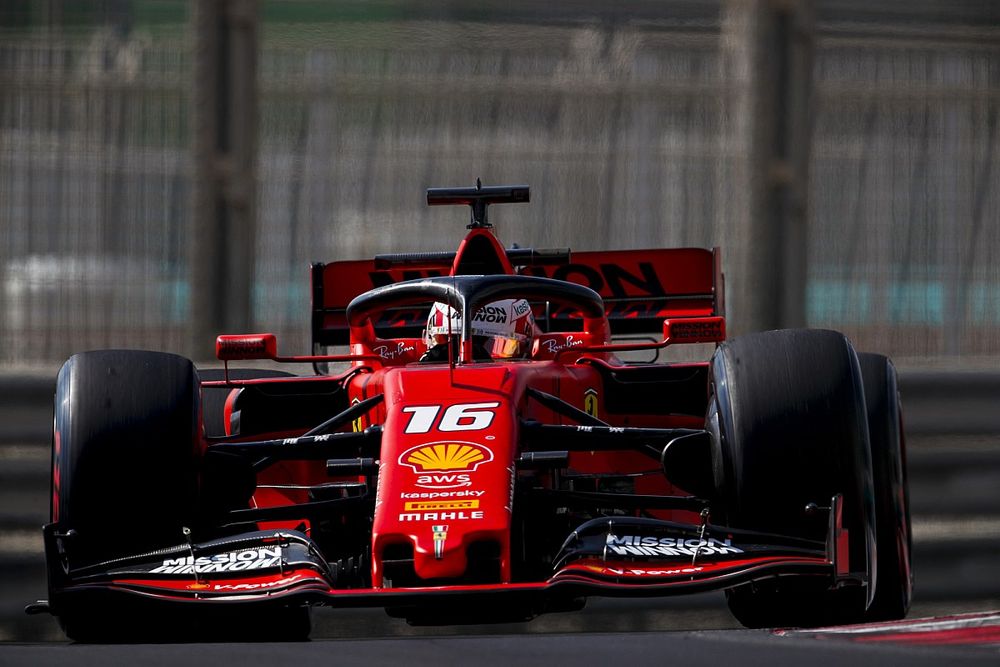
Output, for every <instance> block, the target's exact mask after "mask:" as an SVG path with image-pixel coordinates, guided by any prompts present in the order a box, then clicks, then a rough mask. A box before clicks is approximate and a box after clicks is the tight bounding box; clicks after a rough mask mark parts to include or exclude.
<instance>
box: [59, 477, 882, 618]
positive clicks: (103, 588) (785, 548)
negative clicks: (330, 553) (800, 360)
mask: <svg viewBox="0 0 1000 667" xmlns="http://www.w3.org/2000/svg"><path fill="white" fill-rule="evenodd" d="M839 500H840V499H839V497H836V498H834V499H833V503H832V507H831V508H830V520H829V533H828V536H827V539H826V541H825V542H824V541H812V540H803V539H799V538H794V537H787V536H781V535H774V534H767V533H756V532H752V531H746V530H737V529H731V528H726V527H724V526H714V525H711V524H709V523H708V522H707V521H706V522H705V523H703V524H702V525H700V526H698V525H690V524H682V523H675V522H668V521H660V520H657V519H643V518H635V517H611V518H600V519H593V520H591V521H588V522H586V523H584V524H582V525H581V526H579V527H578V528H577V529H576V530H575V531H574V532H573V533H572V534H571V535H570V536H569V537H568V538H567V539H566V541H565V543H564V545H563V547H562V549H561V550H560V553H559V555H558V556H557V558H556V561H555V564H554V568H553V570H554V571H553V574H552V575H551V576H550V577H549V578H548V579H547V580H544V581H537V582H526V583H510V584H482V585H453V586H432V587H419V588H417V587H414V588H346V587H344V586H343V585H342V584H339V583H338V579H339V578H340V577H339V576H338V566H337V565H336V564H330V563H328V562H326V560H325V559H324V558H323V557H322V555H321V554H320V551H319V549H318V548H317V547H316V545H315V544H314V543H313V542H312V541H311V540H310V539H309V538H308V537H307V536H306V535H304V534H302V533H299V532H296V531H280V530H271V531H255V532H250V533H244V534H241V535H238V536H234V537H231V538H225V539H220V540H214V541H211V542H205V543H201V544H182V545H178V546H176V547H172V548H168V549H163V550H160V551H157V552H154V553H148V554H139V555H136V556H131V557H128V558H122V559H117V560H115V561H109V562H105V563H98V564H94V565H89V566H86V567H81V568H78V569H70V568H69V567H67V566H66V562H65V561H62V562H60V563H52V562H50V577H51V578H52V579H53V580H52V582H51V584H52V585H51V587H50V588H51V590H50V596H51V601H50V604H49V610H50V611H52V612H53V613H55V614H59V613H60V611H59V610H60V607H61V606H63V605H77V604H87V603H90V602H91V601H92V599H96V598H100V599H101V600H102V601H106V600H107V598H109V597H111V598H117V599H119V600H122V601H125V600H128V599H131V600H132V601H137V600H140V599H142V600H145V601H146V602H149V603H157V604H170V603H199V604H206V603H207V604H212V603H261V604H285V605H298V604H315V605H326V606H335V607H362V606H374V607H378V606H385V607H391V606H419V605H421V604H435V603H437V602H444V601H445V600H448V599H454V598H456V597H460V598H461V599H462V600H463V601H465V602H470V603H471V602H473V601H484V602H485V601H489V600H493V599H496V598H498V597H501V598H503V599H504V601H505V602H506V603H515V604H518V603H524V604H525V605H530V606H532V607H534V608H536V609H545V608H550V607H553V606H558V601H559V600H566V599H570V598H579V597H586V596H609V597H631V596H634V597H650V596H665V595H674V594H682V593H693V592H699V591H705V590H714V589H724V588H729V587H732V586H736V585H739V584H742V583H746V582H749V581H753V580H757V579H763V578H769V577H774V576H785V575H808V576H816V577H822V578H825V579H826V581H827V583H828V585H829V586H830V587H831V588H832V587H835V586H840V585H844V584H852V585H863V584H864V583H865V581H864V577H863V576H861V575H857V574H852V573H850V572H848V571H847V567H846V561H845V560H844V559H843V558H841V557H839V556H841V555H843V554H845V553H846V540H847V535H846V532H845V531H843V530H842V528H841V526H840V520H839V516H840V502H839ZM47 528H48V527H47ZM57 540H58V536H56V535H54V534H53V532H52V531H51V530H47V531H46V541H47V545H46V546H47V549H48V552H49V554H50V556H53V555H54V554H55V553H56V552H57V551H60V550H59V549H57V548H56V547H57V546H58V545H57V544H54V543H53V542H54V541H57Z"/></svg>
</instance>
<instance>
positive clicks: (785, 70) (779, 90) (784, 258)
mask: <svg viewBox="0 0 1000 667" xmlns="http://www.w3.org/2000/svg"><path fill="white" fill-rule="evenodd" d="M722 24H723V25H722V61H723V68H724V71H723V81H724V84H725V86H726V94H725V95H726V98H725V105H726V106H725V110H726V112H725V128H724V132H723V141H724V142H726V143H727V144H728V148H729V151H728V153H729V155H728V156H727V159H729V160H730V161H731V162H732V164H731V165H730V166H728V167H727V169H726V170H725V173H726V174H727V175H728V178H726V179H724V180H723V187H722V193H723V197H724V199H725V201H724V202H722V206H721V210H722V211H723V213H722V214H723V216H725V219H724V220H722V221H721V223H722V225H724V228H725V229H727V230H729V231H730V232H731V233H730V234H729V235H728V239H727V244H728V245H730V246H732V245H738V246H740V251H739V252H738V253H734V252H730V253H727V255H726V257H727V260H735V261H731V263H730V265H729V270H728V279H727V285H728V286H729V287H728V289H729V290H730V292H731V298H730V299H728V300H727V304H728V305H729V307H730V314H731V317H730V319H731V324H732V326H731V330H732V331H733V332H734V333H739V332H748V331H759V330H764V329H776V328H781V327H796V326H804V325H805V324H806V312H805V299H806V278H807V275H806V256H807V252H808V245H807V237H806V230H807V222H808V196H807V193H808V185H809V175H808V167H809V146H810V142H811V137H812V122H811V119H812V110H811V94H812V65H813V49H814V44H813V39H814V38H813V34H814V27H813V25H814V12H813V2H812V0H785V1H782V2H778V1H776V0H727V2H726V4H725V6H724V7H723V20H722Z"/></svg>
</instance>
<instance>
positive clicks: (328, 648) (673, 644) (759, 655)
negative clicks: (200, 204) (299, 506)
mask: <svg viewBox="0 0 1000 667" xmlns="http://www.w3.org/2000/svg"><path fill="white" fill-rule="evenodd" d="M998 663H1000V652H998V651H997V649H996V648H995V647H993V648H981V647H939V646H910V645H901V644H875V645H872V644H860V643H853V642H850V641H839V640H827V639H815V638H800V637H780V636H775V635H773V634H771V633H769V632H766V631H759V630H754V631H751V630H715V631H699V632H662V633H655V632H654V633H614V634H603V633H590V634H553V635H494V636H463V637H406V638H392V639H369V640H313V641H310V642H303V643H294V644H263V643H262V644H177V645H135V646H133V645H121V646H115V645H100V646H99V645H89V646H88V645H70V644H37V645H6V646H4V647H3V648H2V649H0V664H3V665H5V666H6V665H9V666H11V667H13V666H21V665H25V666H27V665H32V666H47V665H53V666H56V665H58V666H59V667H64V666H65V665H78V666H89V665H93V666H94V667H107V666H108V665H118V664H121V665H185V666H186V667H188V666H192V665H233V664H236V665H240V666H241V667H251V666H254V665H268V666H269V667H273V666H274V665H281V664H286V665H320V664H322V665H361V664H366V665H389V664H399V665H434V666H435V667H440V666H441V665H451V664H468V665H481V666H483V667H492V666H494V665H495V666H498V667H499V666H500V665H503V666H505V667H508V666H510V665H517V666H518V667H526V666H528V665H544V666H546V667H554V666H557V665H614V666H618V665H635V664H639V665H645V664H658V665H685V666H688V665H713V666H717V665H761V666H767V667H781V666H784V665H809V666H810V667H826V666H827V665H845V664H850V665H851V667H866V666H867V665H872V666H878V667H886V665H914V666H919V665H934V666H935V667H941V666H942V665H994V666H995V665H997V664H998Z"/></svg>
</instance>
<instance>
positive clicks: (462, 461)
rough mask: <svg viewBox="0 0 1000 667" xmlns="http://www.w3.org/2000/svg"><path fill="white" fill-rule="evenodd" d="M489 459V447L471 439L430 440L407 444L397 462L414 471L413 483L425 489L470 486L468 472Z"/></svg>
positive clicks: (491, 455)
mask: <svg viewBox="0 0 1000 667" xmlns="http://www.w3.org/2000/svg"><path fill="white" fill-rule="evenodd" d="M492 460H493V452H492V451H490V449H489V447H486V446H484V445H477V444H476V443H473V442H431V443H427V444H425V445H417V446H416V447H411V448H410V449H408V450H406V451H405V452H403V453H402V454H400V456H399V464H400V465H404V466H407V467H409V468H411V469H412V470H413V472H415V473H416V474H417V481H416V485H417V486H421V487H424V488H428V489H448V488H455V487H461V486H470V485H471V484H472V478H471V476H470V475H469V473H471V472H474V471H475V470H476V468H478V467H479V466H480V465H482V464H483V463H489V462H490V461H492Z"/></svg>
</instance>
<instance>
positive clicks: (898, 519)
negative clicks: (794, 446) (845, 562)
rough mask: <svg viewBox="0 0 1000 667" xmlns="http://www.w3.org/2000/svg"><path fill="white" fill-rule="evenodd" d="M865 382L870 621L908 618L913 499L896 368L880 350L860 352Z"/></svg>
mask: <svg viewBox="0 0 1000 667" xmlns="http://www.w3.org/2000/svg"><path fill="white" fill-rule="evenodd" d="M858 362H859V363H860V365H861V376H862V378H863V379H864V385H865V406H866V410H867V413H868V435H869V439H870V441H871V450H872V473H873V480H874V484H875V513H876V518H877V520H876V522H875V528H876V531H875V543H876V553H877V554H878V559H877V568H876V572H877V576H876V584H875V599H874V600H873V601H872V604H871V606H870V607H869V608H868V613H867V614H866V616H865V619H866V620H868V621H890V620H896V619H900V618H904V617H905V616H906V613H907V612H908V611H909V609H910V598H911V596H912V593H913V570H912V568H911V562H910V553H911V536H910V503H909V491H908V489H907V483H906V456H905V454H906V452H905V442H904V439H903V431H902V419H901V412H900V405H899V390H898V388H897V382H896V368H895V367H894V366H893V365H892V362H891V361H889V359H888V358H886V357H884V356H883V355H881V354H872V353H863V352H859V353H858Z"/></svg>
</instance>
